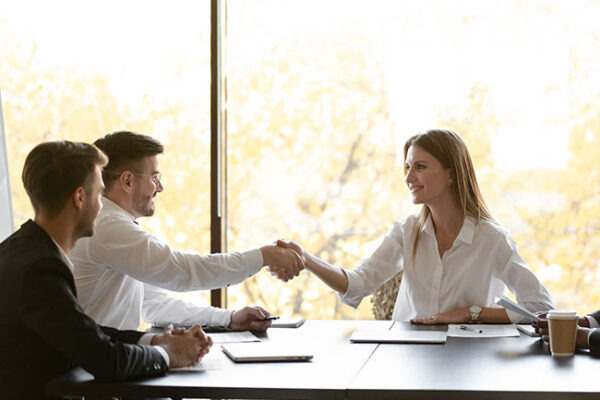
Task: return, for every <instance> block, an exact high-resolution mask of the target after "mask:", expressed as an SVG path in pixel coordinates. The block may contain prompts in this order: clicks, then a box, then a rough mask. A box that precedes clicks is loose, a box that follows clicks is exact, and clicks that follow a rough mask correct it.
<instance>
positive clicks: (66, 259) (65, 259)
mask: <svg viewBox="0 0 600 400" xmlns="http://www.w3.org/2000/svg"><path fill="white" fill-rule="evenodd" d="M48 236H50V235H48ZM50 239H51V240H52V241H53V242H54V244H55V245H56V247H57V248H58V254H60V259H61V260H62V261H63V262H64V263H65V264H67V267H69V269H70V270H71V272H72V273H74V270H75V268H74V267H73V263H72V262H71V260H70V259H69V256H67V253H65V252H64V250H63V249H62V247H60V246H59V245H58V243H56V240H54V238H52V236H50Z"/></svg>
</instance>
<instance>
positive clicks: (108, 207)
mask: <svg viewBox="0 0 600 400" xmlns="http://www.w3.org/2000/svg"><path fill="white" fill-rule="evenodd" d="M102 211H104V212H108V213H111V214H118V215H119V216H121V217H123V218H126V219H128V220H131V221H133V222H134V223H135V224H137V221H136V220H135V217H134V216H133V215H131V214H130V213H129V212H127V211H126V210H125V209H124V208H123V207H121V206H120V205H118V204H117V203H115V202H114V201H112V200H111V199H109V198H108V197H104V196H102Z"/></svg>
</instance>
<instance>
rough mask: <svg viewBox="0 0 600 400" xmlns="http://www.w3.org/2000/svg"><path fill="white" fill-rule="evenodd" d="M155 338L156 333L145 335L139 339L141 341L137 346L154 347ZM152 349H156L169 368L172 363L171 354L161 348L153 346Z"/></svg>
mask: <svg viewBox="0 0 600 400" xmlns="http://www.w3.org/2000/svg"><path fill="white" fill-rule="evenodd" d="M154 336H156V334H154V333H145V334H143V335H142V337H140V338H139V340H138V341H137V344H139V345H142V346H152V338H153V337H154ZM152 347H154V348H155V349H156V350H158V352H159V353H160V355H161V356H162V357H163V359H164V360H165V362H166V363H167V366H169V364H170V363H171V359H170V358H169V353H167V351H166V350H165V349H163V348H162V347H160V346H152Z"/></svg>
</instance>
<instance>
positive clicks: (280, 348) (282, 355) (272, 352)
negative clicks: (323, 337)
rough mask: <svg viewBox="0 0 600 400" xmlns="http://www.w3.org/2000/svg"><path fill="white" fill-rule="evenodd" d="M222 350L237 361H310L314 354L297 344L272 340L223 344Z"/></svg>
mask: <svg viewBox="0 0 600 400" xmlns="http://www.w3.org/2000/svg"><path fill="white" fill-rule="evenodd" d="M221 350H223V352H224V353H225V354H227V356H228V357H229V358H231V359H232V360H233V361H235V362H237V363H243V362H273V361H310V360H312V358H313V355H312V354H310V353H309V352H305V351H303V350H301V349H298V348H297V347H295V346H292V345H289V344H286V345H282V344H277V343H270V342H261V343H229V344H222V345H221Z"/></svg>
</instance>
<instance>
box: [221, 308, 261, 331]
mask: <svg viewBox="0 0 600 400" xmlns="http://www.w3.org/2000/svg"><path fill="white" fill-rule="evenodd" d="M270 315H271V314H270V313H269V312H268V311H267V310H265V309H264V308H262V307H259V306H254V307H244V308H242V309H241V310H237V311H235V312H234V313H233V314H232V315H231V322H230V323H229V328H230V329H232V330H234V331H266V330H267V328H268V327H270V326H271V321H265V318H266V317H269V316H270Z"/></svg>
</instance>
